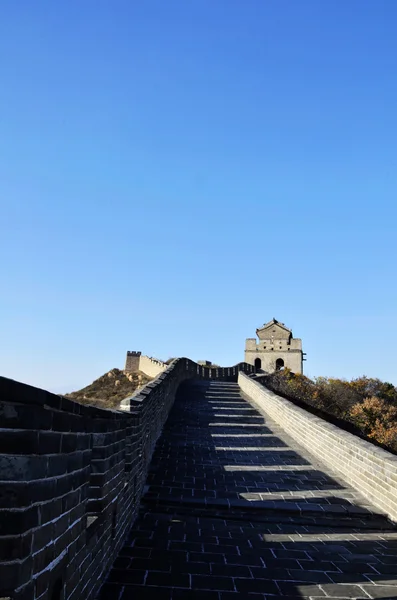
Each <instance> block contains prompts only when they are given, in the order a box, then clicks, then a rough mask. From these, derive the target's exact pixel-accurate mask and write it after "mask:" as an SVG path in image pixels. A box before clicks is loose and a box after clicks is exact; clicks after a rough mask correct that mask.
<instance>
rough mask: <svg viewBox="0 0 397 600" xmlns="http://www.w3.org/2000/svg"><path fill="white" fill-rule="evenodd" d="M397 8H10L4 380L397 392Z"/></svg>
mask: <svg viewBox="0 0 397 600" xmlns="http://www.w3.org/2000/svg"><path fill="white" fill-rule="evenodd" d="M396 24H397V3H396V2H395V0H346V1H342V0H341V1H336V0H332V1H329V0H321V2H319V1H318V0H244V1H242V0H215V1H214V0H189V1H186V0H167V1H164V0H145V1H144V2H138V1H136V2H135V1H131V0H116V1H114V2H110V1H109V0H106V1H105V0H95V1H94V0H84V1H83V2H82V1H81V0H67V1H66V0H60V1H59V2H53V1H52V0H35V2H32V1H31V0H19V1H18V2H15V1H14V0H3V1H2V2H1V6H0V64H1V69H0V282H1V283H0V287H1V293H0V374H1V375H3V376H6V377H10V378H12V379H17V380H19V381H23V382H26V383H30V384H32V385H35V386H38V387H42V388H45V389H49V390H51V391H54V392H56V393H64V392H67V391H72V390H75V389H79V388H81V387H83V386H84V385H87V384H89V383H90V382H91V381H92V380H94V379H95V378H96V377H98V376H100V375H102V374H103V373H104V372H106V371H108V370H110V369H111V368H113V367H118V368H123V366H124V361H125V354H126V351H127V350H140V351H142V353H143V354H148V355H150V356H155V357H158V358H162V359H164V360H165V359H167V358H169V357H176V356H188V357H190V358H192V359H194V360H200V359H207V360H212V361H213V362H215V363H217V364H221V365H223V366H229V365H233V364H235V363H237V362H239V361H241V360H243V358H244V345H245V338H247V337H254V336H255V330H256V328H258V327H260V326H261V325H263V323H265V322H267V321H269V320H270V319H272V318H273V317H275V318H276V319H278V320H280V321H282V322H283V323H285V324H286V325H287V326H288V327H290V328H292V330H293V333H294V336H295V337H299V338H302V340H303V349H304V351H305V352H306V353H307V357H306V358H307V362H306V363H305V372H306V374H308V375H309V376H311V377H314V376H317V375H324V376H335V377H343V378H348V379H350V378H353V377H359V376H361V375H363V374H365V375H367V376H369V377H379V378H381V379H384V380H387V381H391V382H393V383H394V384H397V351H396V344H397V342H396V340H397V311H396V306H397V277H396V258H397V235H396V218H397V203H396V197H397V196H396V193H397V37H396V35H395V31H396Z"/></svg>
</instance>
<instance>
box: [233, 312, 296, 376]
mask: <svg viewBox="0 0 397 600" xmlns="http://www.w3.org/2000/svg"><path fill="white" fill-rule="evenodd" d="M256 335H257V337H258V340H259V341H257V338H248V339H247V340H246V342H245V361H246V362H247V363H248V364H251V365H254V366H255V367H256V368H257V370H258V371H259V370H262V371H266V372H268V373H273V372H274V371H277V370H280V369H283V368H285V367H286V368H289V369H291V371H293V372H294V373H303V360H304V359H303V352H302V340H300V339H299V338H294V336H293V334H292V331H291V329H288V327H286V326H285V325H284V323H280V322H279V321H277V320H276V319H272V320H271V321H269V322H268V323H265V324H264V325H263V326H262V327H260V328H259V329H257V330H256Z"/></svg>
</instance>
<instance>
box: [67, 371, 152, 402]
mask: <svg viewBox="0 0 397 600" xmlns="http://www.w3.org/2000/svg"><path fill="white" fill-rule="evenodd" d="M149 381H150V377H148V376H147V375H144V374H143V373H125V372H124V371H121V370H120V369H112V370H111V371H109V372H108V373H105V374H104V375H102V376H101V377H98V379H95V381H93V382H92V383H91V384H90V385H87V386H86V387H84V388H83V389H81V390H78V391H77V392H72V393H70V394H65V395H66V397H67V398H70V399H71V400H75V401H76V402H80V403H81V404H93V405H94V406H98V407H100V408H118V406H119V404H120V402H121V400H123V399H124V398H126V397H127V396H128V395H130V394H132V393H133V392H135V391H136V390H137V389H138V388H140V387H142V386H144V385H145V384H146V383H148V382H149Z"/></svg>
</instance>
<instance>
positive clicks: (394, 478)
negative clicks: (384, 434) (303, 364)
mask: <svg viewBox="0 0 397 600" xmlns="http://www.w3.org/2000/svg"><path fill="white" fill-rule="evenodd" d="M238 382H239V385H240V388H241V390H242V391H243V392H244V393H245V394H246V395H247V396H248V397H249V398H250V399H252V400H253V401H254V402H255V403H256V404H257V405H258V406H259V407H260V408H262V409H263V410H264V411H265V412H266V413H267V414H268V415H269V416H270V417H271V418H272V419H274V420H275V421H276V422H277V423H278V424H279V425H280V426H281V427H282V428H283V429H284V430H285V431H286V432H287V433H288V434H289V435H291V437H293V438H295V439H296V440H297V441H298V442H299V443H300V444H302V445H303V446H305V447H306V448H307V449H308V450H309V451H310V452H312V454H313V455H314V456H316V457H318V458H319V459H321V460H322V461H323V462H324V463H326V464H328V465H329V466H330V467H331V468H332V469H334V470H335V471H339V473H340V474H341V475H342V476H343V477H344V479H345V480H346V481H347V482H349V483H350V484H351V485H352V486H354V487H355V488H356V489H357V490H359V491H360V492H362V493H363V494H364V495H365V496H366V497H367V498H369V499H370V500H371V502H372V503H373V504H374V505H375V506H377V507H378V508H380V509H381V510H383V511H384V512H385V513H386V514H387V515H388V516H389V517H390V519H392V520H395V521H397V456H395V455H393V454H391V453H390V452H386V451H385V450H382V449H381V448H378V447H377V446H374V445H373V444H371V443H369V442H367V441H365V440H362V439H360V438H358V437H357V436H355V435H353V434H351V433H348V432H347V431H344V430H342V429H340V428H339V427H336V426H335V425H332V424H331V423H327V422H326V421H324V420H323V419H321V418H319V417H317V416H315V415H313V414H311V413H309V412H307V411H305V410H304V409H302V408H300V407H298V406H295V405H294V404H292V402H289V401H288V400H285V399H284V398H281V397H280V396H277V394H275V393H274V392H271V391H270V390H268V389H267V388H265V387H264V386H263V385H261V384H260V383H258V382H256V381H254V380H253V379H250V378H249V377H247V376H246V375H244V374H243V373H240V374H239V378H238Z"/></svg>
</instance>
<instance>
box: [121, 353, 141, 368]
mask: <svg viewBox="0 0 397 600" xmlns="http://www.w3.org/2000/svg"><path fill="white" fill-rule="evenodd" d="M141 354H142V352H134V351H131V350H129V351H128V352H127V358H126V361H125V371H126V372H127V373H136V372H137V371H139V361H140V359H141Z"/></svg>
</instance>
